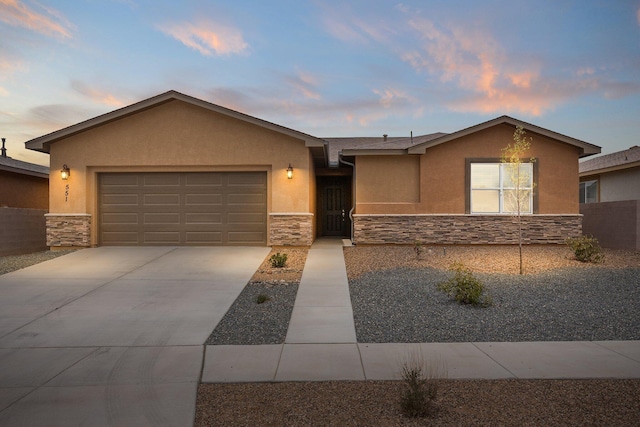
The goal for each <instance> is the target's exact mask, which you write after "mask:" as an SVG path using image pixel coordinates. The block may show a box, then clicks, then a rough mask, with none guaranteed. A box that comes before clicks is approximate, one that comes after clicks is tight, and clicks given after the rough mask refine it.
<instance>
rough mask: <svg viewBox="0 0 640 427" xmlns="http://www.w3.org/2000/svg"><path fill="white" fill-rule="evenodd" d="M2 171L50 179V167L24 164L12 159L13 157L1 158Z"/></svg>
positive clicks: (0, 167)
mask: <svg viewBox="0 0 640 427" xmlns="http://www.w3.org/2000/svg"><path fill="white" fill-rule="evenodd" d="M0 170H4V171H9V172H15V173H21V174H23V175H32V176H39V177H41V178H48V177H49V168H48V167H46V166H41V165H36V164H34V163H28V162H23V161H21V160H16V159H12V158H11V157H2V156H0Z"/></svg>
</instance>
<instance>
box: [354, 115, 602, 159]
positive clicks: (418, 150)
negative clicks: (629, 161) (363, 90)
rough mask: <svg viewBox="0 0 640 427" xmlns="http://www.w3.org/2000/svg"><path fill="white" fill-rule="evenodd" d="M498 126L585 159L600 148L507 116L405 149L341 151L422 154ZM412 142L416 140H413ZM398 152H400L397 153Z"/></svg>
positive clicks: (387, 148) (434, 137)
mask: <svg viewBox="0 0 640 427" xmlns="http://www.w3.org/2000/svg"><path fill="white" fill-rule="evenodd" d="M500 124H508V125H511V126H514V127H516V126H522V127H523V128H524V129H525V130H528V131H531V132H534V133H537V134H539V135H543V136H546V137H549V138H552V139H555V140H557V141H560V142H563V143H566V144H569V145H573V146H575V147H578V148H579V149H580V157H586V156H591V155H593V154H598V153H600V147H598V146H597V145H593V144H589V143H588V142H585V141H581V140H579V139H576V138H572V137H570V136H566V135H562V134H560V133H557V132H553V131H551V130H549V129H544V128H541V127H539V126H536V125H532V124H531V123H527V122H523V121H522V120H518V119H514V118H512V117H509V116H500V117H498V118H495V119H493V120H489V121H487V122H484V123H480V124H478V125H475V126H471V127H468V128H465V129H462V130H459V131H457V132H453V133H449V134H446V133H439V134H438V133H435V134H430V135H423V137H425V139H424V140H423V141H422V142H419V143H417V144H414V145H410V146H407V147H405V148H400V147H401V146H400V145H396V146H394V147H393V148H392V147H391V146H390V147H385V146H379V147H365V146H360V147H355V148H349V149H345V150H344V151H343V154H344V155H352V156H353V155H367V154H372V155H376V154H424V153H425V152H426V150H427V148H430V147H434V146H436V145H439V144H444V143H445V142H448V141H452V140H454V139H458V138H461V137H463V136H467V135H470V134H473V133H476V132H479V131H481V130H484V129H488V128H491V127H493V126H496V125H500ZM414 140H416V138H414ZM398 150H400V151H398Z"/></svg>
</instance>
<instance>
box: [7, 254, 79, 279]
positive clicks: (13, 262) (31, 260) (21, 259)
mask: <svg viewBox="0 0 640 427" xmlns="http://www.w3.org/2000/svg"><path fill="white" fill-rule="evenodd" d="M71 252H75V250H64V251H42V252H34V253H31V254H24V255H10V256H0V274H6V273H11V272H12V271H16V270H20V269H22V268H26V267H29V266H32V265H35V264H40V263H41V262H44V261H48V260H50V259H54V258H57V257H59V256H62V255H66V254H69V253H71Z"/></svg>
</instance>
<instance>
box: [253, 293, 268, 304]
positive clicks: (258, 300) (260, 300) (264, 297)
mask: <svg viewBox="0 0 640 427" xmlns="http://www.w3.org/2000/svg"><path fill="white" fill-rule="evenodd" d="M267 301H271V297H270V296H269V295H266V294H260V295H258V297H257V298H256V303H257V304H264V303H265V302H267Z"/></svg>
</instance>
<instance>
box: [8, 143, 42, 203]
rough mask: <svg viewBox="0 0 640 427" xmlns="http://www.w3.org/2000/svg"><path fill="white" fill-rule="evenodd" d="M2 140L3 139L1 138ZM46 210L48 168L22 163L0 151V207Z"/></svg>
mask: <svg viewBox="0 0 640 427" xmlns="http://www.w3.org/2000/svg"><path fill="white" fill-rule="evenodd" d="M3 139H4V138H3ZM3 206H4V207H12V208H32V209H47V208H48V207H49V168H48V167H46V166H40V165H36V164H33V163H28V162H23V161H20V160H16V159H12V158H11V157H9V156H7V149H6V148H4V141H3V142H2V149H1V151H0V207H3Z"/></svg>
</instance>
